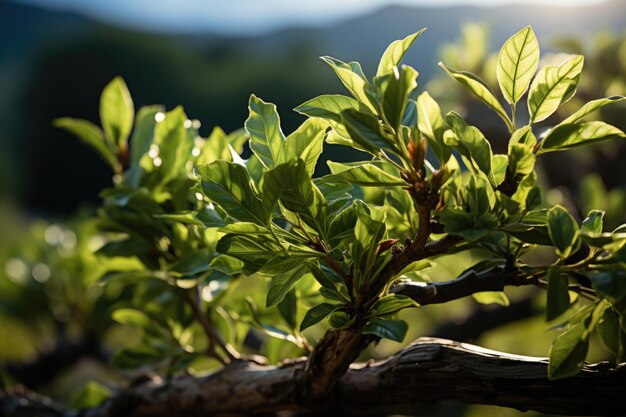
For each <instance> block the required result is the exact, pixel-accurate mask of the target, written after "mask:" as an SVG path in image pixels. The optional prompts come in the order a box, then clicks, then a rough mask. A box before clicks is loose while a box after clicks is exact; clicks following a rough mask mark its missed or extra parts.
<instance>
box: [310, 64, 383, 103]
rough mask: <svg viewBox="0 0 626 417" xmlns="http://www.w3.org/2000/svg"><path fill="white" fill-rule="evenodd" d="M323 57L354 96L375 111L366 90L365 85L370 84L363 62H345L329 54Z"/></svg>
mask: <svg viewBox="0 0 626 417" xmlns="http://www.w3.org/2000/svg"><path fill="white" fill-rule="evenodd" d="M321 59H322V61H324V62H326V63H327V64H328V65H330V67H331V68H332V70H333V71H334V72H335V74H336V75H337V77H339V79H340V80H341V82H342V83H343V85H344V86H345V87H346V88H347V89H348V91H350V93H351V94H352V95H353V96H354V98H356V99H357V100H359V101H360V102H361V103H363V104H365V105H366V106H367V107H368V108H369V109H370V110H372V111H374V107H373V106H372V104H371V102H370V99H369V97H368V96H367V94H366V92H365V87H366V86H367V85H368V82H367V79H366V78H365V75H364V74H363V70H362V69H361V64H359V63H358V62H350V63H345V62H342V61H340V60H338V59H335V58H332V57H329V56H323V57H321Z"/></svg>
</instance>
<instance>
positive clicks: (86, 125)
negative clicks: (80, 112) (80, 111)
mask: <svg viewBox="0 0 626 417" xmlns="http://www.w3.org/2000/svg"><path fill="white" fill-rule="evenodd" d="M54 126H55V127H60V128H62V129H65V130H67V131H68V132H70V133H73V134H75V135H76V136H78V138H79V139H80V140H82V141H83V142H84V143H85V144H86V145H87V146H89V147H91V148H92V149H93V150H95V151H96V152H97V153H98V154H99V155H100V157H101V158H102V159H104V161H105V162H106V163H107V164H108V165H109V167H111V169H112V170H113V171H115V172H121V171H122V167H121V165H120V163H119V161H118V160H117V157H116V156H115V154H114V153H113V152H112V151H111V149H110V148H109V147H108V146H107V144H106V142H105V139H104V133H103V132H102V130H100V128H99V127H98V126H96V125H94V124H93V123H91V122H88V121H87V120H81V119H73V118H71V117H62V118H60V119H56V120H55V121H54Z"/></svg>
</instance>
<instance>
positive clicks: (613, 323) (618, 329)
mask: <svg viewBox="0 0 626 417" xmlns="http://www.w3.org/2000/svg"><path fill="white" fill-rule="evenodd" d="M621 320H623V319H620V315H619V314H617V312H616V311H615V310H614V309H612V308H607V309H606V310H604V315H603V316H602V320H601V321H600V322H599V323H598V327H597V329H598V333H599V334H600V337H601V338H602V342H603V343H604V345H605V346H606V347H607V348H608V349H609V350H610V351H611V353H613V355H615V358H616V359H617V362H618V363H619V362H621V361H623V358H624V355H625V354H626V329H625V328H624V327H622V326H621V323H620V321H621Z"/></svg>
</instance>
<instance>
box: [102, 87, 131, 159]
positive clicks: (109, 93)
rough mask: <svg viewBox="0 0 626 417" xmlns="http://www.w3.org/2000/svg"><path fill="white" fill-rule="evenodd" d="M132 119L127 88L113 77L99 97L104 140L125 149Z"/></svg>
mask: <svg viewBox="0 0 626 417" xmlns="http://www.w3.org/2000/svg"><path fill="white" fill-rule="evenodd" d="M134 117H135V109H134V107H133V100H132V98H131V97H130V93H129V92H128V87H126V83H125V82H124V80H123V79H122V77H115V78H114V79H113V80H112V81H111V82H110V83H109V84H107V86H106V87H104V90H103V91H102V95H101V96H100V122H101V123H102V128H103V130H104V134H105V138H107V139H108V140H110V141H111V143H115V144H116V145H117V147H119V148H126V140H127V139H128V135H129V134H130V131H131V129H132V128H133V118H134Z"/></svg>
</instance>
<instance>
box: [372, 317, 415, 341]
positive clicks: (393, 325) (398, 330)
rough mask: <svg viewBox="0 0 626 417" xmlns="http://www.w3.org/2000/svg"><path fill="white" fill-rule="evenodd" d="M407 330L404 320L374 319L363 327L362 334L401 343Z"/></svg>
mask: <svg viewBox="0 0 626 417" xmlns="http://www.w3.org/2000/svg"><path fill="white" fill-rule="evenodd" d="M408 328H409V326H408V325H407V324H406V322H405V321H404V320H384V319H381V318H377V317H376V318H373V319H372V320H370V321H369V322H368V323H367V324H366V325H365V327H363V334H373V335H375V336H378V337H381V338H384V339H390V340H393V341H394V342H398V343H401V342H402V341H403V340H404V336H406V332H407V330H408Z"/></svg>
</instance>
